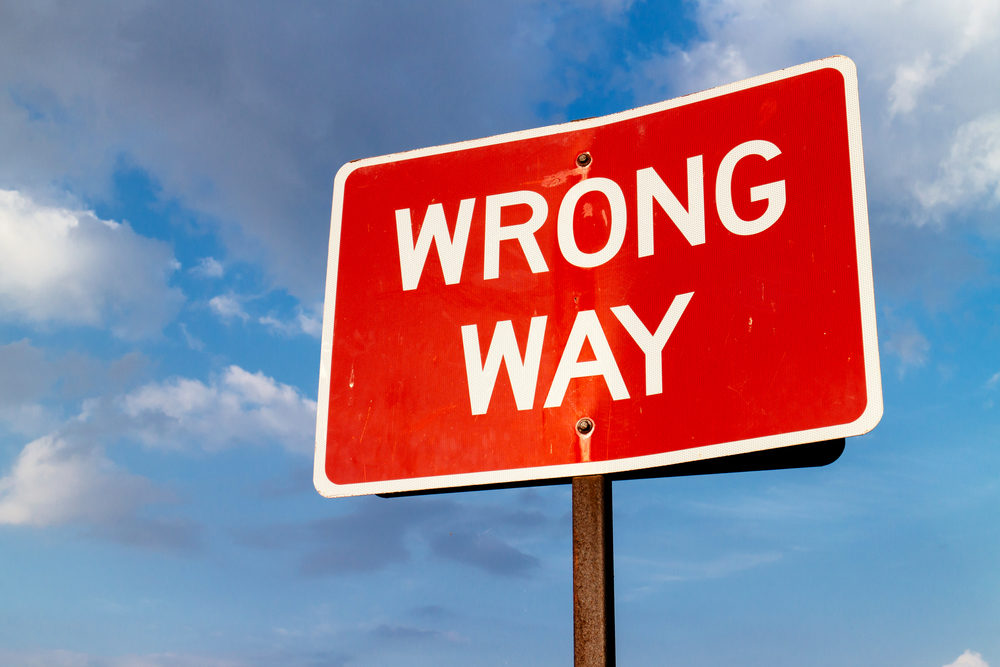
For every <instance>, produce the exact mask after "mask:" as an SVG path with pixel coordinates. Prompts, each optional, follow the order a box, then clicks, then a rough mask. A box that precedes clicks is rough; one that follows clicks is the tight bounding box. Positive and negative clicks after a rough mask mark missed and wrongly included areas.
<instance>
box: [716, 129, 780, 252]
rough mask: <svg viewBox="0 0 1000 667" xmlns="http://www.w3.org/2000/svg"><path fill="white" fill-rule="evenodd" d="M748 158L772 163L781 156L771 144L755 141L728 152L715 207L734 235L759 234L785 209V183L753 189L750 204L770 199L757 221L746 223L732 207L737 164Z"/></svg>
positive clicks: (760, 140)
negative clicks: (772, 160) (759, 157)
mask: <svg viewBox="0 0 1000 667" xmlns="http://www.w3.org/2000/svg"><path fill="white" fill-rule="evenodd" d="M749 155H759V156H761V157H763V158H764V159H765V160H771V159H773V158H775V157H777V156H778V155H781V150H780V149H779V148H778V147H777V146H775V145H774V144H772V143H771V142H770V141H764V140H763V139H755V140H753V141H746V142H744V143H742V144H740V145H739V146H737V147H736V148H734V149H733V150H731V151H729V152H728V153H726V157H724V158H722V162H721V163H720V164H719V175H718V177H717V178H716V181H715V205H716V206H717V207H718V209H719V219H720V220H722V224H723V225H725V226H726V229H728V230H729V231H731V232H732V233H733V234H739V235H740V236H750V235H751V234H758V233H760V232H762V231H764V230H765V229H767V228H768V227H770V226H771V225H773V224H774V223H775V222H776V221H777V220H778V218H779V217H781V214H782V213H783V212H784V210H785V181H783V180H782V181H775V182H774V183H767V184H765V185H757V186H754V187H752V188H750V201H760V200H762V199H766V200H767V209H766V210H765V211H764V213H763V214H761V216H760V217H759V218H757V219H756V220H744V219H743V218H741V217H740V216H739V215H737V214H736V209H734V208H733V171H734V170H735V169H736V164H737V163H738V162H739V161H740V160H742V159H743V158H745V157H747V156H749Z"/></svg>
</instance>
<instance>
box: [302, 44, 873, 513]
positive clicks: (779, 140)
mask: <svg viewBox="0 0 1000 667" xmlns="http://www.w3.org/2000/svg"><path fill="white" fill-rule="evenodd" d="M326 290H327V291H326V307H325V313H324V318H323V343H322V360H321V371H320V387H319V410H318V413H319V414H318V417H317V434H316V466H315V483H316V487H317V489H318V490H319V491H320V493H322V494H323V495H326V496H346V495H358V494H367V493H394V492H405V491H420V490H430V489H439V488H448V487H466V486H476V485H487V484H500V483H512V482H523V481H526V480H539V479H547V478H564V477H572V476H577V475H589V474H598V473H602V474H606V473H615V472H622V471H626V470H636V469H640V468H647V467H654V466H664V465H671V464H675V463H682V462H687V461H694V460H700V459H708V458H714V457H719V456H727V455H732V454H739V453H746V452H753V451H759V450H764V449H773V448H777V447H785V446H790V445H796V444H801V443H807V442H816V441H820V440H829V439H834V438H843V437H848V436H854V435H860V434H862V433H865V432H867V431H869V430H870V429H872V428H873V427H874V426H875V424H876V423H878V420H879V419H880V418H881V415H882V394H881V379H880V371H879V361H878V347H877V339H876V332H875V306H874V299H873V293H872V276H871V258H870V251H869V240H868V217H867V204H866V198H865V180H864V167H863V164H862V153H861V124H860V116H859V109H858V94H857V76H856V72H855V68H854V64H853V63H852V62H851V61H850V60H849V59H847V58H844V57H835V58H830V59H826V60H821V61H816V62H812V63H808V64H805V65H800V66H798V67H793V68H791V69H787V70H783V71H780V72H776V73H773V74H768V75H765V76H761V77H757V78H753V79H749V80H746V81H742V82H739V83H734V84H730V85H727V86H723V87H721V88H716V89H713V90H709V91H706V92H702V93H698V94H695V95H690V96H687V97H683V98H679V99H676V100H671V101H668V102H662V103H659V104H654V105H651V106H648V107H643V108H639V109H634V110H631V111H626V112H623V113H618V114H614V115H612V116H607V117H603V118H594V119H589V120H584V121H577V122H573V123H567V124H564V125H557V126H553V127H546V128H540V129H535V130H528V131H525V132H516V133H513V134H508V135H502V136H497V137H490V138H486V139H480V140H476V141H467V142H463V143H459V144H452V145H448V146H439V147H435V148H427V149H422V150H416V151H412V152H408V153H400V154H397V155H389V156H385V157H378V158H371V159H366V160H359V161H356V162H351V163H348V164H346V165H344V167H343V168H341V170H340V171H339V172H338V174H337V177H336V181H335V185H334V195H333V216H332V223H331V234H330V255H329V269H328V275H327V288H326Z"/></svg>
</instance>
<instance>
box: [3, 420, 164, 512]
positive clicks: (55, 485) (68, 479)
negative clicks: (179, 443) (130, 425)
mask: <svg viewBox="0 0 1000 667" xmlns="http://www.w3.org/2000/svg"><path fill="white" fill-rule="evenodd" d="M162 498H163V496H162V494H161V493H160V492H159V491H158V490H157V489H156V488H155V487H154V486H153V484H152V483H151V482H150V481H149V480H147V479H145V478H143V477H138V476H136V475H132V474H130V473H129V472H127V471H125V470H123V469H121V468H119V467H118V466H116V465H115V464H114V463H112V462H111V461H110V460H109V459H108V458H107V457H106V456H105V455H104V452H103V451H102V450H101V448H99V447H92V446H80V445H79V443H77V442H76V441H75V440H74V439H73V438H72V437H71V436H67V435H60V434H56V435H48V436H44V437H42V438H39V439H37V440H35V441H33V442H30V443H28V445H27V446H26V447H25V448H24V449H23V450H22V451H21V454H20V455H19V456H18V458H17V460H16V461H15V463H14V466H13V468H12V469H11V471H10V472H9V473H8V474H7V475H6V476H4V477H3V478H0V524H13V525H32V526H51V525H59V524H66V523H71V522H80V521H82V522H86V523H92V524H94V523H96V524H107V523H111V522H114V521H118V520H121V519H123V518H125V517H127V516H129V515H130V514H132V513H134V512H135V510H136V508H137V507H139V506H140V505H142V504H144V503H147V502H151V501H154V500H158V499H162Z"/></svg>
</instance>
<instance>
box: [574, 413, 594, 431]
mask: <svg viewBox="0 0 1000 667" xmlns="http://www.w3.org/2000/svg"><path fill="white" fill-rule="evenodd" d="M593 430H594V420H593V419H590V418H589V417H584V418H583V419H581V420H580V421H578V422H577V423H576V432H577V433H579V434H580V435H590V434H591V432H593Z"/></svg>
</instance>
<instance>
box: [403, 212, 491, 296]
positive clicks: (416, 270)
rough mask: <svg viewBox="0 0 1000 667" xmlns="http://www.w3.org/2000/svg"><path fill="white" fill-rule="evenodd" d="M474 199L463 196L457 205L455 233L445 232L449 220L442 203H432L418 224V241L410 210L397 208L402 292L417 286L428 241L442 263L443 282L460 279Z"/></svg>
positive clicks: (428, 251) (449, 282)
mask: <svg viewBox="0 0 1000 667" xmlns="http://www.w3.org/2000/svg"><path fill="white" fill-rule="evenodd" d="M475 203H476V200H475V199H463V200H462V202H461V204H459V207H458V220H457V222H456V224H455V236H454V238H452V236H451V235H450V233H449V232H448V223H447V221H446V220H445V216H444V206H442V205H441V204H431V205H429V206H428V207H427V212H426V213H425V214H424V223H423V224H422V225H421V226H420V234H419V236H418V237H417V241H416V242H415V243H414V241H413V221H412V220H411V218H410V209H408V208H401V209H397V210H396V240H397V242H398V244H399V271H400V274H401V276H402V279H403V291H404V292H405V291H407V290H414V289H417V284H418V283H419V282H420V276H421V274H422V273H423V271H424V264H425V263H426V262H427V255H428V253H430V249H431V243H432V242H433V243H434V244H435V245H436V246H437V255H438V260H439V261H440V262H441V273H443V274H444V283H445V284H446V285H454V284H455V283H457V282H458V281H459V280H460V279H461V278H462V264H463V263H464V262H465V246H466V245H467V244H468V242H469V230H470V229H471V228H472V210H473V207H474V206H475Z"/></svg>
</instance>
